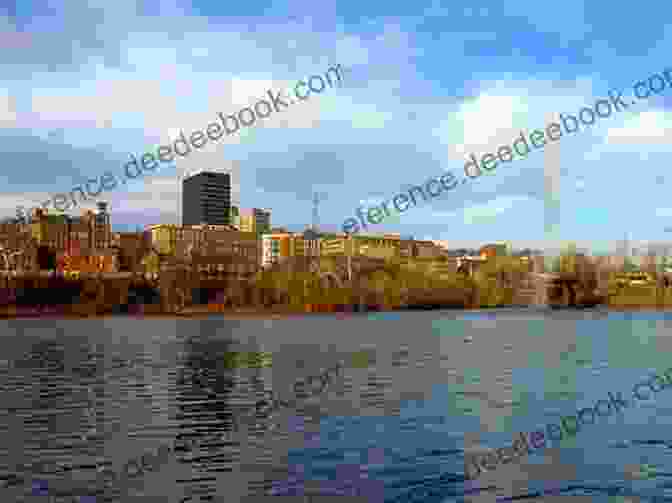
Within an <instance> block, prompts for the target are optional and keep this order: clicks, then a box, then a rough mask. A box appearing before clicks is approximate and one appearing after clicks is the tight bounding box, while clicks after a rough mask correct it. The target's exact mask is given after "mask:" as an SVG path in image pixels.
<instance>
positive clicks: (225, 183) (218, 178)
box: [182, 171, 231, 225]
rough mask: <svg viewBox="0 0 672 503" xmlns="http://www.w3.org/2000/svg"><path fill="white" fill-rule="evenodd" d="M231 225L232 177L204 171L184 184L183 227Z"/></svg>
mask: <svg viewBox="0 0 672 503" xmlns="http://www.w3.org/2000/svg"><path fill="white" fill-rule="evenodd" d="M203 223H205V224H208V225H227V224H230V223H231V175H230V174H229V173H214V172H207V171H202V172H200V173H198V174H196V175H193V176H190V177H189V178H186V179H185V180H184V181H183V182H182V225H199V224H203Z"/></svg>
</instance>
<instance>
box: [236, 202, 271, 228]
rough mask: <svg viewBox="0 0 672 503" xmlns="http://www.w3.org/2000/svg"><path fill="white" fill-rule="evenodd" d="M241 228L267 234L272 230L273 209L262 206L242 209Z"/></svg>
mask: <svg viewBox="0 0 672 503" xmlns="http://www.w3.org/2000/svg"><path fill="white" fill-rule="evenodd" d="M240 230H241V231H242V232H254V233H256V234H267V233H269V232H271V210H267V209H261V208H251V209H244V210H241V211H240Z"/></svg>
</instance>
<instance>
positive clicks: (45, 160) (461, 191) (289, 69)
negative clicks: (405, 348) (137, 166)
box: [0, 0, 672, 250]
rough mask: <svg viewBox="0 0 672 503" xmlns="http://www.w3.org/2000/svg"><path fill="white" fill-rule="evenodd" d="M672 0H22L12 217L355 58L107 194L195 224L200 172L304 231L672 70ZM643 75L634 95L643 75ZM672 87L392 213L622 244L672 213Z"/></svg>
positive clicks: (483, 237)
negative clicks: (260, 116) (319, 87)
mask: <svg viewBox="0 0 672 503" xmlns="http://www.w3.org/2000/svg"><path fill="white" fill-rule="evenodd" d="M671 11H672V5H670V4H669V3H668V2H662V1H659V2H656V1H654V2H650V3H647V4H637V3H633V4H622V5H621V4H618V3H614V2H608V3H607V2H587V3H583V2H578V1H574V0H568V1H563V2H545V3H544V4H539V3H538V2H535V3H532V2H479V1H476V2H474V1H473V0H471V1H469V2H457V1H451V2H436V1H426V2H424V1H416V2H389V1H387V2H384V3H382V2H376V1H369V2H351V1H340V2H338V3H336V2H330V1H328V0H326V1H325V0H323V1H320V2H303V1H302V2H272V1H254V0H251V1H246V2H222V1H210V0H194V1H191V2H189V1H182V0H171V1H166V2H164V1H161V0H156V1H150V2H142V3H139V2H135V1H130V0H115V1H114V2H109V1H101V0H67V2H58V1H42V2H30V1H28V0H21V1H20V2H18V1H17V2H16V3H15V4H14V5H13V6H12V5H10V6H9V7H7V6H4V7H0V46H2V49H3V50H2V51H0V64H1V65H2V68H3V72H2V77H0V79H1V80H0V151H1V152H2V153H3V158H2V159H3V162H2V164H1V165H0V166H1V167H0V175H1V176H2V177H3V178H4V180H3V187H4V190H3V192H2V194H0V210H2V215H3V216H6V215H13V214H14V211H15V210H14V208H15V207H16V205H17V204H24V205H26V206H28V205H34V204H35V203H39V202H41V201H44V200H46V199H47V198H49V196H50V195H51V194H54V193H57V192H68V191H69V190H70V189H71V188H72V186H73V185H76V184H78V183H80V182H82V181H85V180H86V178H87V177H93V176H99V175H101V174H102V173H103V172H104V171H106V170H109V171H112V172H114V173H120V172H121V169H122V166H123V164H124V163H125V162H126V161H127V160H128V154H129V153H131V152H132V153H134V154H135V155H141V154H142V153H143V152H145V151H146V150H147V149H149V148H151V147H152V146H154V145H157V144H161V143H168V142H169V141H171V140H173V139H174V138H175V137H176V135H177V134H179V131H180V130H184V131H185V133H186V134H189V133H190V132H192V131H194V130H196V129H203V128H204V127H205V126H206V125H207V124H208V123H210V122H214V121H215V120H216V119H217V117H216V115H217V113H218V112H223V113H227V112H228V113H234V112H236V111H238V110H239V109H240V108H241V107H243V106H246V105H247V104H249V103H254V102H255V101H256V100H258V99H259V98H260V97H262V96H263V95H264V94H265V92H266V91H267V90H268V89H276V90H281V89H287V88H288V87H289V86H290V85H291V84H292V83H293V82H295V81H297V80H299V79H301V78H303V77H305V76H308V75H313V74H320V73H324V71H325V70H326V69H327V68H328V67H329V66H330V65H334V64H337V63H340V64H341V65H342V66H343V67H345V68H347V72H346V74H345V80H344V85H343V87H341V88H340V89H334V90H330V91H325V92H324V93H323V94H321V95H319V96H314V97H311V99H310V100H309V101H307V102H304V103H301V104H297V105H293V106H291V107H289V108H288V109H287V110H285V111H284V112H281V113H276V114H274V115H272V116H271V117H270V118H269V119H267V120H265V121H264V122H263V123H261V124H259V123H258V124H256V125H255V126H254V127H253V128H252V129H250V130H249V131H247V132H245V133H244V134H238V135H235V136H231V137H228V138H226V139H222V140H220V141H219V142H217V143H214V144H211V145H209V146H208V148H206V149H203V150H201V151H198V152H193V153H192V154H191V155H190V156H189V157H188V158H186V159H185V160H183V161H181V162H178V163H177V165H176V166H173V167H169V166H164V167H162V168H161V169H160V170H158V171H157V172H156V174H155V175H153V176H152V175H148V176H145V177H144V178H143V179H139V180H137V181H134V182H129V184H127V185H126V186H120V187H119V188H118V189H116V190H115V191H113V192H111V193H106V194H105V200H108V201H109V202H110V203H111V211H112V213H113V223H114V224H117V225H123V226H127V227H131V228H134V227H135V226H136V225H144V224H150V223H157V222H175V221H176V219H177V214H178V208H179V204H178V199H177V197H178V183H177V180H178V178H177V176H178V173H179V172H181V171H182V170H183V169H189V170H190V169H213V168H214V169H227V170H231V171H232V173H233V175H234V200H236V201H237V202H238V203H239V204H240V206H242V207H268V208H271V209H272V211H273V217H272V218H273V223H274V224H275V225H283V226H286V227H289V228H290V229H293V230H300V229H303V228H304V226H305V224H307V223H309V222H310V220H311V214H312V213H311V209H312V203H311V195H312V192H313V191H319V192H322V193H324V199H323V202H322V203H321V205H320V220H321V223H322V224H323V227H324V228H325V229H328V230H339V229H340V228H341V226H342V223H343V221H344V220H345V219H346V218H348V217H350V216H353V215H354V211H355V208H356V207H357V206H358V205H359V204H362V203H363V204H367V203H375V202H377V201H379V200H387V199H390V198H392V197H393V196H394V195H395V194H397V193H399V192H402V191H404V189H405V188H408V187H409V186H411V185H414V184H420V183H422V182H424V181H425V180H427V178H429V177H430V176H438V175H441V174H442V173H443V172H445V171H453V172H454V173H456V174H457V175H461V174H462V168H463V165H464V162H465V157H466V156H467V155H468V154H469V153H471V152H474V153H476V155H477V156H480V155H482V154H484V153H486V152H494V151H496V149H497V147H498V146H499V145H505V144H507V143H508V144H510V143H511V141H512V140H513V139H515V138H516V137H517V136H518V134H519V133H520V131H521V130H526V131H530V130H532V129H535V128H543V127H545V126H546V124H548V123H549V122H551V121H552V120H554V117H557V115H558V114H559V113H565V114H566V113H576V112H578V110H579V109H580V108H581V107H582V106H584V105H592V104H593V103H594V102H595V101H596V100H597V99H600V98H602V97H606V96H607V93H608V91H609V90H610V89H626V90H627V89H629V88H630V87H631V86H632V84H633V83H634V82H636V81H638V80H640V79H645V78H647V77H649V76H650V75H651V74H653V73H656V72H661V71H662V70H663V69H665V68H672V56H671V55H670V51H669V47H670V46H671V42H672V27H671V26H672V25H670V24H669V23H668V24H666V20H669V19H670V14H672V12H671ZM628 92H629V91H628ZM671 108H672V90H669V89H668V90H666V92H664V93H663V94H662V95H660V96H658V97H654V98H652V99H649V100H646V101H642V102H639V103H637V104H636V106H632V107H630V108H629V109H628V110H627V111H624V112H619V113H612V115H611V117H609V118H606V119H600V120H599V121H598V123H597V124H596V125H595V126H592V127H591V128H589V129H587V130H583V131H582V132H580V133H576V134H574V135H569V136H563V138H562V139H561V140H560V141H558V142H557V143H555V144H554V145H553V147H552V148H549V147H548V146H547V147H546V149H545V150H540V151H535V152H533V153H532V154H530V155H529V156H528V158H527V159H525V160H520V159H518V160H515V161H514V162H512V163H508V164H505V165H502V166H499V167H498V168H497V169H496V170H495V171H494V172H493V173H492V174H489V175H487V176H484V177H482V178H481V179H479V180H476V181H474V182H473V183H469V184H465V185H460V186H459V187H458V188H457V189H455V190H454V191H451V192H447V193H445V195H442V196H441V197H438V198H436V199H434V200H433V201H432V202H431V203H427V204H424V205H423V206H422V207H416V208H411V209H409V210H407V211H406V212H405V213H403V214H402V215H400V216H399V217H394V218H390V219H388V220H386V221H384V222H383V223H382V224H380V225H378V226H372V227H370V229H372V230H374V231H376V232H400V233H402V234H412V235H414V236H416V237H417V238H431V239H440V240H445V241H447V242H448V243H449V244H451V245H454V246H462V245H474V244H478V243H483V242H486V241H493V240H503V239H506V240H510V241H512V242H513V243H514V245H516V246H528V245H530V246H536V247H541V248H549V247H553V246H554V245H555V244H556V243H560V242H565V241H567V240H573V241H576V242H577V243H578V244H579V245H580V246H583V247H589V248H591V249H594V250H597V249H613V248H614V243H615V242H616V241H617V240H620V239H622V238H623V235H624V233H625V232H628V233H629V234H630V237H631V239H632V240H633V242H636V241H663V240H665V239H666V238H667V236H668V235H669V234H666V233H665V232H664V229H665V228H666V227H667V228H670V227H671V226H672V222H670V220H672V201H669V197H667V195H668V193H669V187H670V183H672V175H670V174H669V173H668V171H669V169H670V165H671V163H670V160H671V157H670V150H671V149H672V141H671V140H672V119H671V117H672V116H671Z"/></svg>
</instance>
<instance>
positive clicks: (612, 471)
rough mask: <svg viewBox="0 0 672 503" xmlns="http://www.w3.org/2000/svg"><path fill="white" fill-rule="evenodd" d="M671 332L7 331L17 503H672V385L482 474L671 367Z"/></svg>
mask: <svg viewBox="0 0 672 503" xmlns="http://www.w3.org/2000/svg"><path fill="white" fill-rule="evenodd" d="M669 316H670V315H666V314H665V313H661V312H637V313H631V314H630V313H616V312H607V311H600V310H598V311H555V312H551V311H546V310H524V311H516V310H507V309H502V310H493V311H469V312H466V311H433V312H407V313H376V314H371V315H364V314H362V315H355V316H351V317H340V318H334V317H330V316H314V317H306V318H291V319H284V320H272V321H269V320H245V321H234V320H223V319H221V318H217V317H212V318H210V319H202V320H170V319H146V320H142V319H132V318H124V317H119V318H106V319H99V320H85V321H75V320H70V321H68V320H62V321H58V320H56V321H55V320H38V319H35V320H13V321H7V322H3V324H2V328H1V329H0V337H1V339H0V344H2V346H1V347H2V355H0V358H3V360H2V361H0V381H1V382H2V387H1V389H2V395H3V396H2V401H1V402H0V403H1V404H2V405H1V406H0V407H1V409H0V414H1V416H0V431H1V433H0V434H1V435H2V437H3V438H2V441H1V442H0V445H1V446H2V451H0V487H1V488H0V501H64V502H65V501H68V502H71V501H81V502H88V501H96V502H98V501H124V502H126V501H135V499H134V497H142V496H145V497H147V498H150V497H154V498H155V499H147V500H146V501H162V502H164V501H165V502H169V503H177V502H180V501H184V502H185V503H186V502H187V501H193V502H198V501H199V498H200V501H227V502H230V501H246V500H247V501H265V499H264V498H262V496H269V499H268V500H266V501H274V500H273V499H270V497H271V496H272V495H280V496H301V495H322V496H330V495H332V496H336V495H346V496H353V498H352V499H347V498H345V499H344V498H339V499H338V500H334V501H343V502H345V501H370V502H408V501H427V502H443V501H495V500H498V501H512V500H511V499H510V497H511V496H522V495H527V496H528V497H529V499H528V498H526V499H525V500H526V501H542V498H544V497H547V495H550V494H560V495H565V496H568V495H573V496H579V495H582V496H589V497H590V498H591V501H607V500H609V501H614V496H616V497H617V498H616V500H617V501H625V498H634V497H635V496H637V497H639V498H640V500H641V501H663V499H662V498H663V497H664V496H665V495H668V496H672V491H671V490H670V489H668V486H670V482H669V481H668V479H669V478H670V477H671V476H672V438H671V437H670V434H669V431H672V430H670V429H669V424H670V411H671V410H672V407H671V406H672V388H670V389H669V390H663V391H661V392H660V393H657V394H656V395H655V396H654V397H653V398H651V399H650V400H644V401H641V402H638V403H637V404H636V405H635V406H632V407H630V408H628V409H626V410H624V411H622V412H621V413H617V414H613V415H612V416H610V417H606V418H599V420H597V423H596V424H594V425H584V426H583V427H582V430H581V431H579V432H578V433H577V435H576V437H574V438H570V439H565V440H563V441H562V442H561V443H560V445H559V446H558V445H557V443H554V445H552V446H551V447H548V448H546V449H545V450H542V451H536V452H534V453H532V454H531V455H529V456H526V457H524V458H521V459H520V460H519V461H518V462H516V463H510V464H506V465H502V466H499V467H498V468H497V469H496V470H495V471H493V472H489V473H487V474H484V475H482V476H481V477H480V478H479V479H478V480H476V481H465V479H464V460H465V449H466V451H467V452H469V453H472V452H476V451H478V450H481V449H483V448H485V447H494V448H499V447H505V446H507V445H509V444H510V443H511V441H512V439H513V437H514V436H515V435H517V434H518V432H531V431H534V430H535V429H539V428H542V427H543V426H544V425H545V424H547V423H552V422H555V423H559V422H560V421H559V417H560V416H563V415H569V414H573V413H575V412H576V410H577V409H580V408H583V407H589V406H592V405H593V404H595V402H596V401H598V400H602V399H604V398H606V397H607V393H608V392H619V391H620V392H623V394H624V396H625V395H626V394H631V391H630V390H631V389H632V387H633V385H634V384H636V383H637V382H639V381H640V380H642V378H644V377H646V376H648V375H652V374H653V373H655V372H659V373H660V372H662V371H663V370H664V369H667V368H670V367H672V356H671V355H672V331H670V323H671V321H670V319H669ZM231 352H236V353H239V355H238V356H237V357H236V358H232V357H231V356H230V355H229V356H226V355H227V354H228V353H231ZM241 353H242V354H250V353H252V354H255V353H268V354H270V358H271V360H272V361H270V362H269V361H267V360H268V358H267V357H266V360H263V361H264V363H263V365H262V364H260V365H258V366H257V367H258V368H227V364H226V362H229V365H228V367H230V366H231V362H235V361H238V362H239V364H241V365H245V361H246V360H247V359H249V358H247V357H245V358H243V357H241V356H240V354H241ZM261 361H262V360H261V359H260V360H258V362H261ZM339 362H341V363H340V364H339ZM269 363H270V366H269ZM248 364H249V362H248ZM339 365H340V366H339ZM309 376H313V377H315V379H313V380H312V381H311V382H310V383H309V384H308V385H307V386H301V385H296V386H295V385H294V384H295V382H296V381H297V380H301V379H303V378H306V377H309ZM319 376H321V378H320V377H319ZM311 389H312V391H311ZM143 454H145V455H146V457H145V462H146V465H147V466H148V468H147V470H146V471H145V472H144V473H140V474H137V475H135V476H130V475H128V476H123V475H122V474H123V473H124V465H127V470H128V471H129V472H132V473H135V472H136V471H138V470H141V469H142V468H141V466H142V464H143V462H142V460H141V456H142V455H143ZM136 460H137V461H138V462H139V464H138V465H136V464H135V461H136ZM481 488H486V489H481ZM535 494H536V495H537V496H536V497H534V495H535ZM38 495H42V496H41V497H38ZM46 495H58V496H57V497H56V496H54V498H53V499H52V500H49V499H45V497H44V496H46ZM355 497H359V499H357V498H355ZM22 498H24V499H22ZM31 498H32V499H31ZM87 498H88V499H87ZM94 498H95V499H94ZM187 498H191V499H187ZM208 498H214V499H208ZM656 498H658V499H656ZM313 500H314V501H320V499H313ZM327 500H328V499H325V500H324V501H327ZM138 501H145V499H141V500H138ZM291 501H294V500H291ZM296 501H303V500H302V499H300V498H299V499H296ZM628 501H630V499H628Z"/></svg>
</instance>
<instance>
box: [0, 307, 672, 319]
mask: <svg viewBox="0 0 672 503" xmlns="http://www.w3.org/2000/svg"><path fill="white" fill-rule="evenodd" d="M67 307H69V306H55V307H49V308H47V309H46V310H43V309H39V308H37V307H20V308H16V307H15V306H12V307H9V308H8V307H7V306H2V307H0V319H45V318H47V319H78V320H82V319H103V318H138V319H147V318H151V319H153V318H171V319H179V318H185V319H192V318H196V319H205V318H222V319H231V320H255V319H257V320H269V319H270V320H272V319H287V318H305V317H319V316H327V317H330V318H338V319H343V318H350V317H356V316H368V315H370V314H375V313H403V312H423V311H424V312H431V311H443V312H445V311H468V312H478V311H480V312H488V311H502V310H505V311H520V312H524V311H550V312H553V311H584V312H589V311H596V312H597V311H601V312H605V311H607V312H635V311H663V312H664V311H670V312H672V305H669V306H660V305H655V304H653V305H647V304H642V305H628V306H623V305H608V304H599V305H596V306H589V307H587V306H552V305H524V306H520V305H517V306H497V307H451V306H445V307H435V308H419V307H410V308H396V309H370V310H364V311H329V312H327V311H325V312H316V311H301V310H296V309H287V308H286V307H284V308H283V307H278V308H275V309H274V308H262V309H259V308H240V309H223V310H218V311H214V310H211V309H209V308H208V307H198V308H190V309H187V310H184V311H182V312H178V313H161V312H156V311H155V310H153V309H150V310H149V311H148V312H142V311H141V310H138V312H135V313H74V312H72V311H70V310H68V309H66V308H67Z"/></svg>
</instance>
